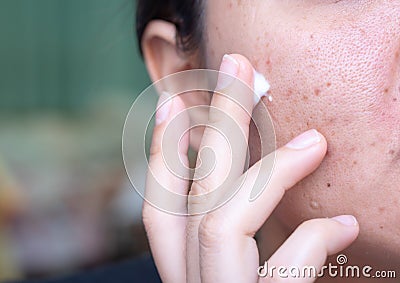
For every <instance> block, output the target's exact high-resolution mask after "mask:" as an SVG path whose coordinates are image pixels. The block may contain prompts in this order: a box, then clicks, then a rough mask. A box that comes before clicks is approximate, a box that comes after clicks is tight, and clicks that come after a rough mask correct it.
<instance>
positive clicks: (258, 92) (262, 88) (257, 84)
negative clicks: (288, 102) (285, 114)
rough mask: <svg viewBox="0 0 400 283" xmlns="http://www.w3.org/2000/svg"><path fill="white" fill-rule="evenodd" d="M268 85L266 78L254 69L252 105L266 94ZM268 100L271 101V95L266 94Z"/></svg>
mask: <svg viewBox="0 0 400 283" xmlns="http://www.w3.org/2000/svg"><path fill="white" fill-rule="evenodd" d="M270 87H271V86H270V84H269V82H268V81H267V79H266V78H265V77H264V76H263V75H262V74H261V73H259V72H257V71H256V70H254V94H255V95H254V105H256V104H258V103H259V102H260V100H261V98H262V97H263V96H267V95H268V91H269V89H270ZM268 100H269V101H270V102H272V96H271V95H268Z"/></svg>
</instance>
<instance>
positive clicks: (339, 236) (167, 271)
mask: <svg viewBox="0 0 400 283" xmlns="http://www.w3.org/2000/svg"><path fill="white" fill-rule="evenodd" d="M232 59H233V60H232ZM221 71H224V72H228V73H231V74H235V76H236V77H238V78H240V79H241V80H242V81H244V82H246V83H247V84H248V85H252V83H251V82H253V67H252V66H251V64H250V63H249V61H248V60H247V59H246V58H244V57H243V56H240V55H232V56H231V57H225V58H224V60H223V63H222V65H221ZM238 95H240V94H238ZM240 99H241V101H242V106H243V108H241V107H239V106H238V105H237V104H235V103H232V101H231V100H229V99H228V98H227V97H225V96H223V95H220V94H218V93H215V94H214V95H213V98H212V102H211V105H212V106H215V107H217V108H219V109H223V110H224V111H226V113H229V115H230V116H231V117H232V118H233V119H234V120H235V121H236V123H237V124H238V125H239V127H238V128H239V129H240V130H241V131H242V133H243V134H244V135H245V136H246V139H247V136H248V131H249V123H250V117H249V115H248V114H247V113H251V112H252V109H253V107H254V105H253V104H254V103H253V98H252V97H251V96H248V97H241V98H240ZM168 104H169V106H163V107H161V108H160V110H158V113H157V114H156V120H157V122H156V126H155V129H154V133H153V141H152V147H151V153H150V162H149V169H150V170H151V171H152V172H156V174H157V179H158V180H162V185H163V186H164V187H166V188H168V189H169V190H172V191H174V192H176V193H180V194H185V195H188V196H189V198H188V203H187V205H188V207H189V208H190V207H198V206H201V205H202V203H201V201H199V200H198V199H196V203H192V202H191V198H190V196H196V195H200V194H204V193H206V192H209V191H212V190H213V189H214V188H216V187H217V186H218V185H219V184H220V183H219V182H220V180H221V178H223V176H225V175H224V174H225V173H226V172H227V170H231V171H230V172H231V174H230V175H229V177H230V178H231V179H232V181H235V179H236V180H237V181H242V182H243V184H242V187H241V189H240V190H239V191H238V193H237V194H236V195H235V196H234V197H233V198H232V199H231V200H230V201H229V202H227V203H226V204H225V205H223V206H222V207H220V208H218V209H216V210H214V211H212V212H209V213H207V214H205V215H195V216H186V217H185V216H176V215H171V214H168V213H165V212H163V211H161V210H158V209H157V208H155V207H153V206H152V205H150V204H149V203H147V202H145V203H144V205H143V221H144V224H145V227H146V231H147V234H148V238H149V242H150V247H151V250H152V254H153V257H154V260H155V263H156V266H157V269H158V271H159V273H160V276H161V278H162V280H163V281H164V282H173V283H179V282H182V283H183V282H281V280H283V279H281V278H278V277H277V276H275V277H274V278H269V277H266V278H261V277H259V276H258V274H257V269H258V267H259V265H260V264H259V254H258V247H257V243H256V241H255V240H254V235H255V233H256V232H257V231H258V230H259V229H260V227H261V226H262V225H263V223H264V222H265V221H266V220H267V219H268V217H269V216H270V215H271V213H272V211H273V210H274V208H275V207H276V206H277V205H278V203H279V201H280V200H281V199H282V197H283V195H284V193H285V191H286V190H288V189H290V188H291V187H292V186H294V185H295V184H296V183H297V182H299V181H300V180H301V179H303V178H304V177H306V176H307V175H309V174H310V173H312V172H313V171H314V170H315V169H316V168H317V167H318V166H319V164H320V163H321V161H322V159H323V158H324V156H325V153H326V149H327V143H326V140H325V138H324V137H323V136H322V135H321V134H320V133H318V132H317V131H316V130H310V131H307V132H305V133H303V134H302V135H300V136H299V137H297V138H295V139H294V140H292V141H291V142H289V143H288V144H287V145H285V146H283V147H282V148H279V149H278V150H276V152H275V154H276V161H275V167H274V170H273V173H272V175H271V178H270V180H269V182H268V184H266V187H265V189H264V190H263V192H262V193H261V195H260V196H259V197H258V198H257V199H256V200H254V201H249V195H250V192H251V190H252V187H253V184H252V182H254V180H255V178H256V177H257V176H256V175H257V174H258V173H259V172H258V169H259V166H260V164H261V163H260V162H261V161H262V160H261V161H259V162H258V163H256V164H254V165H253V166H252V167H251V168H250V169H248V171H247V172H246V173H247V178H245V179H243V178H241V176H243V168H244V163H245V158H246V148H243V149H242V150H240V151H239V152H234V160H235V162H234V163H233V164H229V162H227V161H228V160H227V158H228V155H227V154H225V153H226V152H228V149H227V148H226V147H227V146H226V144H225V143H223V142H221V140H220V139H221V137H220V136H219V134H218V133H217V132H216V131H215V130H213V129H212V127H210V128H207V129H205V132H204V135H203V138H202V141H201V146H200V149H201V148H204V147H211V148H212V149H213V150H214V152H216V153H217V154H216V155H215V156H216V161H215V164H216V167H215V168H214V170H213V171H212V173H211V174H209V175H208V176H207V177H206V178H203V179H201V180H199V181H193V183H192V185H191V186H190V188H189V183H188V181H187V180H183V179H182V178H179V177H177V176H175V175H173V174H172V173H171V172H170V171H169V170H168V168H167V167H166V166H165V164H164V162H163V157H162V152H161V140H162V136H163V133H164V131H165V129H166V127H167V125H168V122H169V121H170V120H171V119H172V117H173V116H174V114H176V113H178V112H180V111H183V110H184V109H185V106H184V104H183V102H182V100H181V99H180V98H179V97H178V96H176V97H174V98H173V99H172V100H171V102H170V103H168ZM209 120H210V123H211V124H212V125H218V127H224V125H226V123H228V122H227V121H226V118H225V117H224V116H223V115H218V114H216V113H214V114H213V113H211V112H210V116H209ZM187 126H188V121H185V120H183V121H182V122H181V124H180V125H179V127H183V128H184V127H186V128H187ZM188 147H189V136H188V135H185V136H184V137H183V138H182V140H181V145H180V150H179V155H180V157H181V160H182V161H183V162H184V163H185V164H188V157H187V150H188ZM218 153H221V154H218ZM264 158H268V156H267V157H264ZM198 162H199V161H198ZM202 162H205V161H204V160H202ZM228 165H229V166H230V167H231V168H226V166H228ZM196 173H197V172H196ZM196 173H195V176H196ZM150 175H151V174H148V178H147V183H146V192H148V191H152V190H155V189H156V188H155V185H154V184H155V182H154V180H153V177H151V176H150ZM200 200H201V199H200ZM204 205H206V204H205V203H204ZM358 230H359V227H358V224H357V221H356V220H355V218H354V217H353V216H348V215H342V216H338V217H335V218H331V219H325V218H322V219H313V220H309V221H306V222H304V223H303V224H301V225H300V226H299V227H298V228H297V229H296V230H295V231H294V233H293V234H292V235H291V236H290V237H289V238H288V239H287V240H286V241H285V243H284V244H283V245H282V246H281V247H280V248H279V249H278V250H277V251H276V252H275V253H274V254H273V255H272V257H271V258H270V259H269V260H268V263H269V266H277V267H278V266H296V267H298V268H301V267H302V266H306V265H307V266H315V267H316V268H317V270H318V269H320V268H321V267H322V266H323V264H324V262H325V260H326V258H327V256H328V255H331V254H334V253H337V252H339V251H340V250H342V249H344V248H346V247H347V246H349V245H350V244H351V243H352V242H353V241H354V240H355V239H356V237H357V235H358ZM314 280H315V279H314V278H302V279H300V280H299V281H296V282H313V281H314Z"/></svg>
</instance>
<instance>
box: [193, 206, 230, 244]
mask: <svg viewBox="0 0 400 283" xmlns="http://www.w3.org/2000/svg"><path fill="white" fill-rule="evenodd" d="M226 233H227V229H226V225H224V222H223V221H221V219H220V217H218V216H217V215H216V214H215V213H209V214H207V215H205V216H204V217H203V219H202V220H201V222H200V225H199V230H198V237H199V244H200V247H201V248H203V249H215V248H218V246H220V243H221V242H223V241H224V235H226Z"/></svg>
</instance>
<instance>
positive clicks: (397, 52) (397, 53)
mask: <svg viewBox="0 0 400 283" xmlns="http://www.w3.org/2000/svg"><path fill="white" fill-rule="evenodd" d="M394 56H395V57H396V59H399V56H400V54H399V51H396V53H395V55H394Z"/></svg>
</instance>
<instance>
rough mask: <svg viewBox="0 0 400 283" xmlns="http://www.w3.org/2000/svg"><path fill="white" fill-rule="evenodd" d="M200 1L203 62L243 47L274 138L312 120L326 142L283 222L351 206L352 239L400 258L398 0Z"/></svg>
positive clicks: (284, 208)
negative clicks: (260, 81) (355, 225)
mask: <svg viewBox="0 0 400 283" xmlns="http://www.w3.org/2000/svg"><path fill="white" fill-rule="evenodd" d="M206 2H207V4H206V19H205V21H206V23H205V24H206V38H205V42H206V44H205V45H206V58H207V67H209V68H213V69H217V68H218V66H219V63H220V60H221V57H222V56H223V54H225V53H241V54H243V55H245V56H247V57H248V58H249V59H250V61H251V62H252V63H253V64H254V66H255V67H256V68H257V69H258V71H260V72H261V73H263V74H264V75H265V76H266V77H267V79H268V80H269V82H270V83H271V91H270V94H271V95H272V96H273V99H274V100H273V102H272V103H269V102H266V104H267V105H269V106H268V108H269V111H270V113H271V116H272V119H273V122H274V125H275V130H276V135H277V143H278V146H281V145H283V144H284V143H286V142H287V141H289V140H290V139H291V138H293V137H294V136H296V135H298V134H299V133H301V132H302V131H304V130H307V129H310V128H316V129H317V130H319V131H320V132H321V133H323V134H324V135H325V137H326V138H327V140H328V154H327V157H326V159H325V160H324V162H323V163H322V165H321V166H320V168H319V169H318V170H317V171H316V172H315V173H314V174H313V175H311V176H309V177H308V178H306V179H305V180H304V181H302V182H301V183H299V184H298V185H297V187H296V188H293V189H292V190H290V192H289V193H288V194H287V196H286V197H285V199H284V201H283V203H282V205H281V206H280V207H279V209H278V211H277V213H278V215H279V217H280V219H281V220H282V222H284V223H285V224H286V225H288V226H289V227H291V228H293V227H295V226H296V225H298V224H299V223H300V221H302V220H304V219H308V218H314V217H327V216H334V215H339V214H353V215H355V216H356V217H357V218H358V220H359V222H360V227H361V233H360V236H359V240H358V243H357V244H356V245H358V247H362V248H363V250H364V251H366V250H368V252H369V253H370V254H371V253H376V254H378V253H380V254H385V253H386V254H389V253H391V254H392V255H394V256H395V257H396V258H399V257H400V237H399V236H398V235H399V234H400V225H399V224H400V223H399V219H400V188H399V186H398V181H399V175H400V57H399V56H400V1H398V0H359V1H354V0H341V1H338V0H304V1H297V0H292V1H282V0H246V1H244V0H242V1H241V0H219V1H206ZM254 115H255V117H257V119H262V117H258V116H257V109H256V110H255V114H254ZM250 142H251V141H250ZM253 150H257V149H253ZM374 246H378V247H379V250H378V249H376V250H375V249H374V248H373V247H374ZM383 247H385V248H386V249H387V250H384V249H383ZM389 251H390V252H389Z"/></svg>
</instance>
